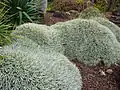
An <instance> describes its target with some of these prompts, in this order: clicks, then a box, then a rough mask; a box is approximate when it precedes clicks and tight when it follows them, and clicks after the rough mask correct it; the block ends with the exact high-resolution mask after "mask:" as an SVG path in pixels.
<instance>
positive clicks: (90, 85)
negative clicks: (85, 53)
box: [72, 60, 120, 90]
mask: <svg viewBox="0 0 120 90" xmlns="http://www.w3.org/2000/svg"><path fill="white" fill-rule="evenodd" d="M72 62H73V63H74V64H75V65H76V66H77V67H78V69H79V70H80V72H81V75H82V80H83V89H82V90H120V66H116V65H113V66H111V67H109V68H107V67H105V66H100V65H97V66H94V67H93V66H91V67H90V66H87V65H84V64H83V63H79V62H78V61H77V60H73V61H72ZM108 69H111V70H113V72H112V74H110V73H107V72H106V71H107V70H108ZM100 71H103V72H105V75H101V73H100Z"/></svg>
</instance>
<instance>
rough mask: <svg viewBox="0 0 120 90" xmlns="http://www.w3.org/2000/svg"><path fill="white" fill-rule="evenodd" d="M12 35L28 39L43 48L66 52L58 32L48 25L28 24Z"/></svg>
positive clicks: (17, 29) (21, 26)
mask: <svg viewBox="0 0 120 90" xmlns="http://www.w3.org/2000/svg"><path fill="white" fill-rule="evenodd" d="M12 35H18V36H24V37H27V38H29V39H31V40H33V41H34V42H36V43H37V44H39V45H40V46H41V47H50V48H52V49H54V50H55V51H58V52H61V53H62V52H63V51H64V48H63V47H62V45H61V39H60V38H59V37H58V33H57V30H55V29H54V28H51V27H49V26H46V25H40V24H34V23H26V24H23V25H20V26H18V27H17V28H16V30H15V31H14V32H13V33H12Z"/></svg>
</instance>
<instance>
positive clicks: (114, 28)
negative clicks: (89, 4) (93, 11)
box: [93, 17, 120, 42]
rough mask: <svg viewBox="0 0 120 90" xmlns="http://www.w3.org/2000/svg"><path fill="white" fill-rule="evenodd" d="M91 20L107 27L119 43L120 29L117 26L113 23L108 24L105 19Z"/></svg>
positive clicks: (96, 18)
mask: <svg viewBox="0 0 120 90" xmlns="http://www.w3.org/2000/svg"><path fill="white" fill-rule="evenodd" d="M93 19H94V20H96V21H97V22H99V23H100V24H102V25H104V26H106V27H108V28H109V29H110V30H111V31H112V32H113V33H114V35H115V36H116V38H117V40H118V41H119V42H120V28H119V27H118V26H117V25H115V24H114V23H112V22H110V21H109V20H108V19H106V18H101V17H95V18H93Z"/></svg>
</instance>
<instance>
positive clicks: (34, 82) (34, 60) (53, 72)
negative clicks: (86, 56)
mask: <svg viewBox="0 0 120 90" xmlns="http://www.w3.org/2000/svg"><path fill="white" fill-rule="evenodd" d="M0 52H2V55H5V56H6V58H4V61H5V63H3V64H2V65H1V66H0V89H1V90H8V89H10V90H18V89H20V90H81V86H82V81H81V76H80V73H79V70H78V69H77V68H76V67H75V65H73V64H72V63H71V62H69V60H68V59H67V58H66V57H65V56H63V55H61V54H59V53H57V52H54V51H49V52H48V50H46V49H43V48H41V46H39V45H38V44H36V43H35V42H33V41H32V40H30V39H28V38H26V39H24V40H18V41H17V42H16V43H14V44H13V45H10V46H6V47H4V48H3V49H1V50H0Z"/></svg>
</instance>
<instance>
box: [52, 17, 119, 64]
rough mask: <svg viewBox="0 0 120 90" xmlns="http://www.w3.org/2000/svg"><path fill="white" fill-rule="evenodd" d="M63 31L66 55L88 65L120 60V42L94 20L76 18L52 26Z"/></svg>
mask: <svg viewBox="0 0 120 90" xmlns="http://www.w3.org/2000/svg"><path fill="white" fill-rule="evenodd" d="M52 27H53V28H55V29H57V30H59V31H61V36H60V37H61V38H63V41H62V43H64V47H65V55H66V56H67V57H68V58H69V59H70V60H72V59H75V58H77V59H78V60H80V61H82V62H84V63H85V64H88V65H96V64H97V63H99V61H101V60H103V61H104V63H105V64H106V65H110V64H114V63H117V62H119V60H120V43H119V42H118V41H117V39H116V37H115V35H114V34H113V33H112V31H111V30H110V29H109V28H108V27H106V26H103V25H101V24H99V23H98V22H96V21H94V20H85V19H75V20H71V21H67V22H64V23H58V24H55V25H53V26H52Z"/></svg>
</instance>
